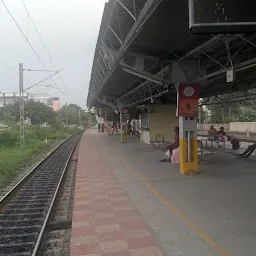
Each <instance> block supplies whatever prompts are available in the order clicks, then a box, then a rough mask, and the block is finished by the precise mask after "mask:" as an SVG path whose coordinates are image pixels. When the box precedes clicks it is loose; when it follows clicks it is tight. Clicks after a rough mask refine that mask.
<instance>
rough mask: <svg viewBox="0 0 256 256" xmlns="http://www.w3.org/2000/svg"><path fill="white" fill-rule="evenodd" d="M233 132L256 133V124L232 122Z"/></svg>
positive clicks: (231, 129) (231, 128)
mask: <svg viewBox="0 0 256 256" xmlns="http://www.w3.org/2000/svg"><path fill="white" fill-rule="evenodd" d="M230 131H232V132H247V131H248V132H253V133H255V132H256V122H232V123H230Z"/></svg>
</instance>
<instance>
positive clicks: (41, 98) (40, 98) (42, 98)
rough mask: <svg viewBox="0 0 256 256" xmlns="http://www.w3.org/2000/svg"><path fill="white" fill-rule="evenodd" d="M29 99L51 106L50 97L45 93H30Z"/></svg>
mask: <svg viewBox="0 0 256 256" xmlns="http://www.w3.org/2000/svg"><path fill="white" fill-rule="evenodd" d="M30 99H32V100H34V101H35V102H41V103H43V104H45V105H47V106H49V107H53V100H52V97H51V96H50V95H49V94H47V93H34V94H31V95H30Z"/></svg>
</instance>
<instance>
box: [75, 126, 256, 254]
mask: <svg viewBox="0 0 256 256" xmlns="http://www.w3.org/2000/svg"><path fill="white" fill-rule="evenodd" d="M162 156H163V152H159V151H156V150H154V149H152V148H150V146H149V145H145V144H143V143H141V142H140V141H139V140H138V139H136V138H133V137H129V142H128V143H127V144H121V143H120V138H119V137H118V136H109V137H108V136H107V135H105V134H100V135H99V134H98V133H96V132H95V131H93V130H90V131H87V132H85V133H84V135H83V138H82V140H81V142H80V149H79V155H78V163H77V173H76V185H75V197H74V208H73V220H72V238H71V245H70V255H71V256H82V255H83V256H85V255H87V256H108V255H109V256H110V255H111V256H115V255H117V256H119V255H122V256H126V255H129V256H137V255H138V256H144V255H145V256H160V255H163V256H165V255H166V256H167V255H168V256H186V255H188V256H199V255H200V256H201V255H202V256H208V255H209V256H215V255H221V256H231V255H232V256H241V255H254V254H255V252H254V251H255V243H256V217H255V216H256V204H255V202H256V193H255V190H256V189H255V180H256V173H255V163H256V159H255V158H252V159H247V160H238V159H236V158H235V156H234V155H232V153H231V152H225V153H223V154H217V155H214V156H213V159H212V161H211V163H210V164H209V165H203V166H200V173H199V174H198V175H193V176H180V174H179V167H178V166H176V165H173V164H170V163H159V162H158V160H159V159H160V158H161V157H162Z"/></svg>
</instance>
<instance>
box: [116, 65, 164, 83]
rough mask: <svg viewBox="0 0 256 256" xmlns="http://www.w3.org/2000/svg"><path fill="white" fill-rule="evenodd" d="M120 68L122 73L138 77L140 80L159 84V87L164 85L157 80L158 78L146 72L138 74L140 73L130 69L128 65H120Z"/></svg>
mask: <svg viewBox="0 0 256 256" xmlns="http://www.w3.org/2000/svg"><path fill="white" fill-rule="evenodd" d="M121 67H122V70H123V71H124V72H127V73H129V74H132V75H135V76H138V77H140V78H143V79H146V80H148V81H151V82H153V83H156V84H159V85H164V82H163V81H162V80H161V79H159V78H158V77H156V76H154V75H152V74H150V73H149V72H146V71H143V72H140V71H138V70H136V69H134V68H133V67H130V66H128V65H121Z"/></svg>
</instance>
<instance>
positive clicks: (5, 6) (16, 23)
mask: <svg viewBox="0 0 256 256" xmlns="http://www.w3.org/2000/svg"><path fill="white" fill-rule="evenodd" d="M0 1H1V2H2V4H3V6H4V8H5V9H6V11H7V12H8V14H9V15H10V17H11V18H12V20H13V22H14V23H15V25H16V26H17V28H18V29H19V31H20V33H21V34H22V36H23V37H24V38H25V40H26V41H27V43H28V45H29V46H30V48H31V49H32V51H33V53H34V54H35V55H36V57H37V59H38V60H39V61H40V63H41V64H42V66H43V68H44V70H45V71H46V72H47V73H48V75H49V77H50V78H51V80H52V82H53V83H54V86H55V87H56V88H58V86H57V85H56V83H55V81H54V79H53V78H52V77H51V75H50V73H49V72H48V71H47V68H46V67H45V65H44V63H43V61H42V60H41V58H40V57H39V55H38V54H37V52H36V51H35V49H34V47H33V46H32V44H31V43H30V41H29V40H28V38H27V37H26V35H25V34H24V32H23V31H22V29H21V27H20V26H19V24H18V22H17V21H16V20H15V18H14V16H13V15H12V13H11V12H10V10H9V9H8V7H7V5H6V4H5V2H4V1H3V0H0ZM58 90H59V91H60V92H61V94H62V95H63V96H64V97H66V95H65V94H64V93H63V92H62V91H61V90H60V89H59V88H58ZM66 98H67V97H66Z"/></svg>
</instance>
